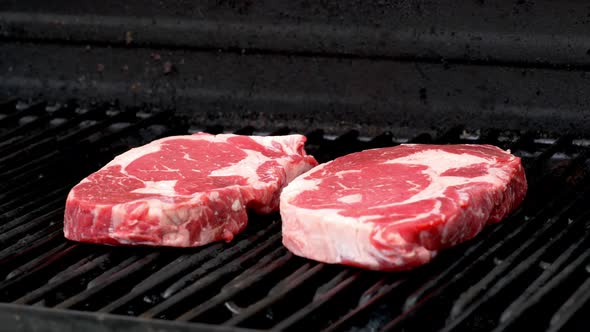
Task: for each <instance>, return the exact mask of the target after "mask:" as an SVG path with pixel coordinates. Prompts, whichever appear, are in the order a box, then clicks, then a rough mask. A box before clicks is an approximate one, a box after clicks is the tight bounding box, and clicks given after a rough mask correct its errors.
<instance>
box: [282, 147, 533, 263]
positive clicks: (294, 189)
mask: <svg viewBox="0 0 590 332" xmlns="http://www.w3.org/2000/svg"><path fill="white" fill-rule="evenodd" d="M526 191H527V181H526V177H525V173H524V169H523V167H522V165H521V162H520V158H518V157H516V156H514V155H512V154H510V153H509V152H506V151H504V150H501V149H500V148H497V147H494V146H489V145H411V144H408V145H401V146H397V147H392V148H381V149H374V150H366V151H362V152H358V153H353V154H350V155H347V156H344V157H341V158H337V159H335V160H333V161H331V162H328V163H325V164H322V165H320V166H318V167H316V168H314V169H312V170H310V171H308V172H307V173H305V174H303V175H301V176H300V177H298V178H297V179H295V180H294V181H293V182H291V183H290V184H289V185H288V186H287V187H286V188H285V189H283V192H282V194H281V203H280V204H281V207H280V209H281V217H282V220H283V226H282V227H283V243H284V245H285V246H286V247H287V248H288V249H289V250H291V251H292V252H293V253H295V254H296V255H299V256H303V257H307V258H311V259H314V260H318V261H321V262H327V263H340V264H346V265H352V266H358V267H362V268H367V269H373V270H390V271H391V270H403V269H410V268H413V267H416V266H419V265H422V264H424V263H426V262H428V261H430V260H431V259H432V258H433V257H434V256H435V254H436V253H437V252H438V251H439V250H441V249H443V248H446V247H449V246H453V245H455V244H458V243H460V242H463V241H465V240H468V239H471V238H473V237H474V236H475V235H476V234H478V233H479V232H480V231H481V230H482V228H483V227H484V226H485V225H486V224H488V223H495V222H498V221H500V220H501V219H502V218H504V217H505V216H506V215H507V214H508V213H510V212H511V211H512V210H514V209H515V208H516V207H517V206H518V205H519V204H520V203H521V202H522V200H523V199H524V196H525V194H526Z"/></svg>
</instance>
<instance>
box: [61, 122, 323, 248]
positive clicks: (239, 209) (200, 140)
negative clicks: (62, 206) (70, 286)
mask: <svg viewBox="0 0 590 332" xmlns="http://www.w3.org/2000/svg"><path fill="white" fill-rule="evenodd" d="M304 143H305V137H304V136H301V135H288V136H274V137H273V136H268V137H257V136H239V135H230V134H227V135H210V134H204V133H199V134H195V135H186V136H172V137H166V138H163V139H159V140H156V141H153V142H151V143H149V144H147V145H144V146H141V147H138V148H134V149H131V150H129V151H127V152H125V153H123V154H121V155H119V156H117V157H116V158H115V159H114V160H112V161H111V162H110V163H108V164H107V165H106V166H104V167H103V168H102V169H100V170H99V171H97V172H96V173H93V174H91V175H90V176H88V177H87V178H85V179H84V180H82V181H81V182H80V183H79V184H77V185H76V186H75V187H74V188H72V190H71V191H70V193H69V195H68V198H67V202H66V211H65V225H64V234H65V236H66V237H67V238H69V239H72V240H76V241H82V242H95V243H104V244H142V245H162V246H176V247H189V246H199V245H204V244H207V243H210V242H213V241H218V240H226V241H230V240H231V239H232V238H233V236H234V234H237V233H239V232H241V231H242V230H243V229H244V228H245V227H246V223H247V213H246V209H247V208H250V209H253V210H254V211H256V212H258V213H270V212H272V211H276V210H277V209H278V204H279V194H280V191H281V189H282V188H283V187H284V186H285V185H286V184H287V183H288V182H290V181H291V180H293V179H294V178H295V177H296V176H298V175H299V174H301V173H303V172H305V171H307V170H309V169H310V168H312V167H313V166H315V165H317V162H316V161H315V159H314V158H313V157H312V156H309V155H307V154H306V153H305V151H304Z"/></svg>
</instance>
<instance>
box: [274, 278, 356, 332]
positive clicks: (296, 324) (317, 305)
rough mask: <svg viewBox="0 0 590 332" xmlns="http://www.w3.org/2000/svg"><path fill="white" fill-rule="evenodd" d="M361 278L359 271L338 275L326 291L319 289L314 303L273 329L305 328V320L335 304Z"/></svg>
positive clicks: (330, 282) (326, 286) (327, 286)
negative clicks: (339, 296) (337, 298)
mask: <svg viewBox="0 0 590 332" xmlns="http://www.w3.org/2000/svg"><path fill="white" fill-rule="evenodd" d="M360 276H361V273H360V272H359V271H355V272H353V271H352V270H344V271H342V272H340V273H339V274H337V275H336V276H335V277H334V278H333V279H332V280H330V281H329V282H328V283H326V284H325V285H324V289H318V292H317V293H316V295H315V296H314V299H313V301H312V302H311V303H310V304H308V305H306V306H304V307H303V308H301V309H299V310H298V311H297V312H295V313H293V314H292V315H291V316H289V317H287V318H286V319H283V320H282V321H281V322H280V323H279V324H277V325H275V326H274V327H273V329H275V330H279V331H285V330H293V331H295V330H297V329H301V328H303V327H304V323H305V321H304V320H305V319H306V318H308V317H309V316H310V315H312V314H314V313H315V312H317V311H318V310H320V309H321V308H323V307H325V306H326V305H328V304H330V303H332V302H334V299H335V298H336V297H337V296H338V295H341V294H342V293H343V292H345V291H346V290H347V288H349V287H352V286H353V285H354V283H355V281H357V280H358V279H359V278H360Z"/></svg>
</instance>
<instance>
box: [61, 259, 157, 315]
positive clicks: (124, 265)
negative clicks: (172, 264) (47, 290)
mask: <svg viewBox="0 0 590 332" xmlns="http://www.w3.org/2000/svg"><path fill="white" fill-rule="evenodd" d="M158 257H159V254H158V253H152V254H149V255H147V256H146V257H143V258H140V257H139V256H131V257H129V258H127V259H126V260H124V261H122V262H121V263H119V264H117V265H115V266H113V267H112V268H110V269H108V270H106V271H104V272H103V273H102V274H100V275H99V276H98V277H96V278H94V279H92V280H91V281H90V282H89V283H88V284H87V285H86V289H85V290H84V291H82V292H81V293H78V294H76V295H74V296H72V297H70V298H68V299H66V300H65V301H62V302H60V303H58V304H56V305H55V306H54V308H63V309H65V308H70V307H73V306H75V305H77V304H79V303H81V302H83V301H86V300H87V299H88V298H90V297H92V296H95V295H96V294H98V293H99V292H101V291H102V290H103V289H105V288H106V287H108V286H110V285H111V284H113V283H114V282H116V281H119V280H120V279H122V278H126V277H129V276H130V275H132V274H133V273H134V272H137V271H139V270H140V269H142V268H144V267H145V266H146V265H149V264H150V263H152V262H154V261H155V260H156V258H158Z"/></svg>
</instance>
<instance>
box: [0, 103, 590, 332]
mask: <svg viewBox="0 0 590 332" xmlns="http://www.w3.org/2000/svg"><path fill="white" fill-rule="evenodd" d="M196 130H198V129H196V128H189V126H188V125H187V124H185V123H184V122H183V121H181V120H180V119H178V118H176V117H174V116H173V115H172V113H170V112H167V111H159V110H150V109H148V108H145V109H135V110H133V109H129V110H120V109H119V108H117V107H116V105H91V106H88V107H80V106H78V105H76V104H75V103H68V104H63V105H48V104H47V103H43V102H41V103H21V102H18V101H16V100H11V101H7V102H3V103H2V104H0V179H1V188H0V221H1V222H0V279H1V281H0V302H5V303H10V305H9V306H6V305H5V306H3V307H2V308H0V311H2V310H5V311H6V310H8V311H10V312H14V310H17V312H18V310H20V311H22V312H24V311H25V310H31V309H29V308H30V306H36V307H48V308H54V309H53V310H57V309H71V310H75V311H87V312H94V313H96V312H98V313H111V314H116V315H127V316H138V317H140V318H143V319H144V320H138V321H142V322H144V323H145V322H146V320H145V319H154V318H157V319H164V320H176V321H186V322H196V323H205V324H215V325H217V326H221V327H227V328H228V329H229V328H230V327H244V328H252V329H270V328H273V329H280V330H293V331H299V330H301V329H302V328H309V329H312V330H318V329H324V330H328V331H337V330H355V329H367V328H369V329H377V330H378V329H384V330H404V331H424V330H444V331H461V330H466V329H468V330H474V329H477V330H482V331H484V330H485V331H492V330H493V331H518V330H521V329H522V328H523V327H527V328H529V329H533V330H536V331H537V330H549V331H557V330H560V329H571V328H575V327H580V326H582V325H581V324H582V323H584V322H585V319H584V317H583V313H584V312H587V311H588V309H589V308H590V305H589V304H588V303H589V302H590V282H589V280H590V278H589V273H590V250H588V249H587V248H588V247H589V235H590V233H589V232H588V227H589V226H590V222H589V221H590V220H589V218H588V217H589V215H590V209H588V205H587V202H588V198H589V197H588V195H589V194H590V191H589V189H590V181H589V180H590V175H589V173H588V171H589V168H588V166H589V165H588V156H589V155H588V153H590V151H589V150H588V148H587V147H586V145H587V144H586V142H585V141H583V140H574V139H573V138H572V137H565V136H564V137H560V138H558V139H557V140H552V139H539V138H538V135H535V134H532V133H528V134H523V135H518V134H517V133H508V134H506V133H502V132H500V131H497V130H481V131H477V132H474V133H467V132H466V131H464V130H463V129H462V128H453V129H452V130H450V131H448V132H446V133H444V134H442V135H440V136H438V137H431V136H430V135H428V134H419V133H417V135H416V136H415V137H413V138H409V140H402V139H397V138H395V136H394V135H393V134H392V133H389V132H385V133H384V134H382V135H380V136H377V137H373V138H364V137H359V136H358V133H356V132H353V131H351V132H348V133H345V134H342V135H340V136H337V137H329V136H328V135H326V134H325V133H323V132H322V131H321V130H316V131H311V132H310V133H308V135H307V136H308V145H307V150H308V152H309V153H311V154H313V155H315V156H316V157H317V159H318V160H319V161H321V162H323V161H327V160H330V159H332V158H334V157H336V156H339V155H342V154H346V153H350V152H353V151H358V150H362V149H367V148H375V147H384V146H392V145H395V144H398V143H401V142H404V141H410V142H416V143H430V142H432V143H459V142H472V143H489V144H496V145H499V146H501V147H503V148H510V149H512V151H513V152H515V153H516V154H518V155H520V156H522V157H523V160H524V163H525V166H526V168H527V175H528V179H529V182H530V190H529V195H528V197H527V199H526V201H525V203H524V204H523V205H522V207H521V208H519V209H518V211H517V212H516V213H514V214H513V215H512V216H511V217H509V218H508V219H507V220H505V222H503V223H500V224H498V225H496V226H493V227H488V228H487V229H486V230H485V231H484V232H483V233H482V234H480V235H479V236H478V237H477V238H476V239H474V240H473V241H470V242H469V243H466V244H463V245H460V246H458V247H456V248H453V249H450V250H447V251H445V252H444V253H442V254H441V255H440V256H439V257H438V258H437V259H436V260H435V261H434V262H432V263H431V264H429V265H427V266H425V267H422V268H420V269H417V270H415V271H412V272H404V273H377V272H368V271H361V270H357V269H352V268H346V267H340V266H330V265H326V264H320V263H316V262H312V261H308V260H305V259H302V258H299V257H295V256H293V255H291V254H290V253H289V252H288V251H287V250H286V249H285V248H284V247H282V245H281V236H280V223H279V217H278V215H276V214H275V215H271V216H265V217H259V216H252V217H251V221H250V224H249V227H248V229H247V231H246V232H245V233H244V234H242V235H240V236H238V237H237V238H236V239H235V240H234V241H233V242H232V243H230V244H222V243H216V244H212V245H209V246H206V247H203V248H194V249H172V248H133V247H131V248H128V247H107V246H97V245H87V244H78V243H73V242H68V241H65V240H64V238H63V236H62V233H61V228H62V213H63V206H64V199H65V195H66V194H67V192H68V190H69V188H71V186H73V185H74V184H75V183H76V182H77V181H79V180H80V178H82V177H83V176H85V175H87V174H88V173H89V172H91V171H93V170H96V169H98V168H99V167H100V166H101V165H103V164H104V163H105V162H107V161H109V160H110V159H111V158H112V157H113V156H114V155H116V154H118V153H121V152H123V151H125V150H126V149H128V148H129V147H132V146H137V145H139V144H143V143H145V142H147V141H149V140H153V139H155V138H158V137H162V136H166V135H174V134H182V133H187V132H192V131H196ZM204 130H206V131H209V132H221V131H223V130H224V128H223V127H215V128H204ZM234 132H238V133H242V134H252V133H255V128H251V127H247V128H241V129H239V130H237V131H234ZM288 132H289V129H288V128H279V129H277V131H276V133H274V134H284V133H288ZM16 305H26V307H17V306H16ZM15 308H16V309H15ZM60 313H61V311H60ZM72 315H73V314H72ZM2 317H4V318H3V319H5V320H6V318H5V317H6V316H2V315H0V318H2ZM23 317H24V315H23ZM15 319H16V318H15ZM20 319H22V317H20V318H18V319H17V320H10V319H8V320H7V321H6V324H13V325H11V326H17V321H18V320H20ZM109 319H111V320H115V319H118V318H116V317H113V316H106V318H103V320H107V321H108V320H109ZM147 322H148V324H155V325H153V326H156V325H157V326H159V328H162V329H164V328H167V327H169V328H172V327H173V326H176V327H178V326H184V325H161V324H162V322H161V321H154V320H150V321H147ZM15 324H16V325H15ZM61 324H74V323H72V321H63V322H62V323H61ZM101 324H104V323H101ZM158 324H160V325H158ZM167 324H168V323H167ZM169 324H177V323H169ZM52 326H57V327H55V328H56V331H57V329H59V326H60V325H59V324H57V325H52ZM62 326H69V325H62ZM101 326H102V325H101ZM105 326H106V325H105ZM190 326H193V327H198V326H199V327H203V326H202V325H199V324H194V323H191V325H190ZM207 328H209V327H205V330H207Z"/></svg>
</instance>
